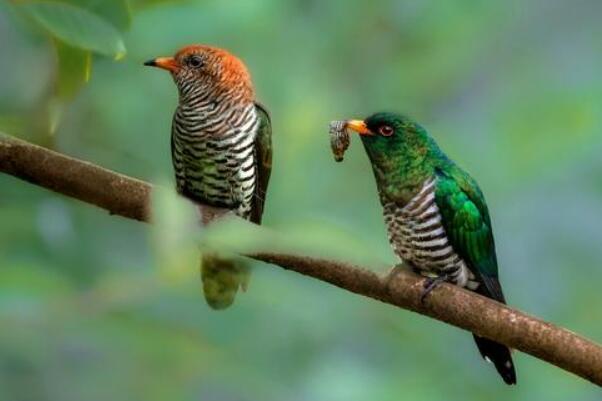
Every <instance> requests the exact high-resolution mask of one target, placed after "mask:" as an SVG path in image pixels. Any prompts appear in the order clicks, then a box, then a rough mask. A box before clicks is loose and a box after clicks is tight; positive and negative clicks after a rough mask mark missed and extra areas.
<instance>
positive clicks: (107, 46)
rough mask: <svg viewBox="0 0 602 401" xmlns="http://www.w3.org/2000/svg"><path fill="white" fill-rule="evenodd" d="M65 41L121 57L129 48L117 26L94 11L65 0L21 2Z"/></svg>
mask: <svg viewBox="0 0 602 401" xmlns="http://www.w3.org/2000/svg"><path fill="white" fill-rule="evenodd" d="M20 7H21V8H22V9H23V10H24V11H25V12H27V13H28V14H29V15H30V16H31V17H32V18H33V19H34V20H35V21H36V22H38V23H39V24H40V25H42V26H43V27H44V28H45V29H47V30H48V31H49V32H50V33H51V34H52V35H54V36H56V37H57V38H59V39H61V40H63V41H64V42H65V43H67V44H69V45H71V46H74V47H79V48H81V49H85V50H91V51H94V52H98V53H101V54H104V55H108V56H113V57H115V59H120V58H122V57H124V56H125V53H126V50H125V45H124V43H123V39H122V38H121V34H120V33H119V31H117V29H116V28H115V27H113V26H112V25H111V24H110V23H108V22H106V21H105V20H104V19H102V18H100V17H99V16H97V15H94V14H92V13H91V12H89V11H87V10H85V9H83V8H80V7H76V6H73V5H71V4H66V3H58V2H53V1H36V2H31V3H25V4H22V5H21V6H20Z"/></svg>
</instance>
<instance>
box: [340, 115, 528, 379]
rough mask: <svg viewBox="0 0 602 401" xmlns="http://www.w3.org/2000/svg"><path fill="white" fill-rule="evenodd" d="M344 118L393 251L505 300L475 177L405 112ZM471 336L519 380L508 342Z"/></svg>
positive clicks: (507, 375)
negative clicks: (368, 169) (372, 183)
mask: <svg viewBox="0 0 602 401" xmlns="http://www.w3.org/2000/svg"><path fill="white" fill-rule="evenodd" d="M349 124H350V127H351V128H352V129H355V130H357V131H358V132H360V133H361V134H362V135H361V138H362V142H363V144H364V147H365V149H366V152H367V154H368V157H369V158H370V161H371V163H372V168H373V171H374V176H375V178H376V183H377V187H378V192H379V195H380V200H381V203H382V205H383V208H384V214H385V221H386V222H387V225H388V233H389V239H390V241H391V244H392V246H393V248H394V250H395V252H396V253H397V255H398V256H399V257H400V258H402V259H403V260H404V261H406V262H407V263H408V264H410V265H411V266H412V267H413V268H414V269H415V270H417V271H419V272H420V273H422V274H425V275H426V276H429V277H433V276H437V277H440V278H443V279H445V280H446V281H449V282H451V283H454V284H457V285H460V286H463V287H466V288H467V289H470V290H474V291H476V292H478V293H480V294H482V295H484V296H486V297H489V298H492V299H495V300H496V301H499V302H505V299H504V295H503V293H502V289H501V286H500V283H499V280H498V266H497V257H496V253H495V245H494V240H493V230H492V226H491V220H490V217H489V211H488V209H487V204H486V203H485V198H484V196H483V193H482V192H481V190H480V189H479V186H478V185H477V183H476V181H475V180H474V179H473V178H472V177H470V175H468V173H466V172H465V171H464V170H462V169H461V168H460V167H458V166H457V165H456V164H455V163H454V162H453V161H452V160H450V159H449V158H448V157H447V156H446V155H445V154H444V153H443V152H442V151H441V149H440V148H439V147H438V146H437V144H436V143H435V141H434V140H433V139H432V138H431V137H430V136H429V135H428V134H427V132H426V131H425V130H424V128H422V127H421V126H420V125H418V124H416V123H415V122H413V121H412V120H410V119H408V118H406V117H403V116H400V115H397V114H393V113H378V114H375V115H373V116H371V117H368V118H367V119H366V120H364V121H361V122H360V121H357V120H355V121H350V122H349ZM475 340H476V342H477V345H478V347H479V351H480V352H481V354H482V355H483V357H485V358H486V359H489V360H491V361H492V362H493V363H494V364H495V366H496V369H497V370H498V372H499V373H500V375H501V376H502V378H503V379H504V381H505V382H506V383H508V384H514V383H516V377H515V372H514V365H513V362H512V359H511V356H510V352H509V350H508V348H506V347H505V346H504V345H502V344H498V343H495V342H493V341H491V340H488V339H485V338H481V337H478V336H475Z"/></svg>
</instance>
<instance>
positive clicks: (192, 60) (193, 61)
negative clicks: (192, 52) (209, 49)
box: [188, 56, 203, 68]
mask: <svg viewBox="0 0 602 401" xmlns="http://www.w3.org/2000/svg"><path fill="white" fill-rule="evenodd" d="M188 65H189V66H191V67H192V68H199V67H201V66H202V65H203V59H202V58H201V57H200V56H190V57H189V58H188Z"/></svg>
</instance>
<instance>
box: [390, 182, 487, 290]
mask: <svg viewBox="0 0 602 401" xmlns="http://www.w3.org/2000/svg"><path fill="white" fill-rule="evenodd" d="M436 180H437V178H436V177H433V178H430V179H428V180H426V181H425V182H424V184H423V185H422V188H421V189H420V191H418V193H417V194H416V195H414V197H413V198H412V199H411V200H410V201H409V202H408V203H407V204H406V205H404V206H401V205H398V204H396V203H394V202H383V213H384V218H385V223H386V225H387V231H388V235H389V242H390V243H391V245H392V247H393V249H394V251H395V253H396V254H397V256H398V257H400V258H401V259H402V260H404V261H405V262H407V263H409V264H410V265H411V266H412V267H413V268H415V269H416V270H417V271H419V272H420V273H421V274H423V275H425V276H429V277H436V276H441V275H446V276H447V281H449V282H451V283H454V284H456V285H459V286H461V287H468V288H470V289H473V290H474V289H476V288H477V287H478V285H479V283H478V282H477V281H476V280H475V277H474V275H473V274H472V273H471V272H470V270H469V269H468V268H467V266H466V263H465V262H464V260H463V259H462V258H461V257H460V256H459V255H458V254H457V253H456V252H455V250H454V249H453V246H452V244H451V243H450V241H449V239H448V237H447V234H446V232H445V228H444V227H443V224H442V221H441V214H440V212H439V208H438V207H437V203H436V202H435V184H436Z"/></svg>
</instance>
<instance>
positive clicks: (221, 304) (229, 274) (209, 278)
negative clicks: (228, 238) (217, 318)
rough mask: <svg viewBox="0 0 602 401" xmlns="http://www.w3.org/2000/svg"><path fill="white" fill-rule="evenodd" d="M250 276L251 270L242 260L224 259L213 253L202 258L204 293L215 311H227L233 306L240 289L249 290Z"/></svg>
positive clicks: (209, 252) (205, 253)
mask: <svg viewBox="0 0 602 401" xmlns="http://www.w3.org/2000/svg"><path fill="white" fill-rule="evenodd" d="M249 276H250V271H249V268H248V266H247V265H246V264H245V263H244V261H242V260H241V259H234V258H231V257H230V258H227V257H223V256H220V255H218V254H217V253H215V252H211V251H206V252H204V253H203V255H202V256H201V280H202V282H203V293H204V294H205V300H206V301H207V304H208V305H209V306H210V307H211V308H213V309H217V310H220V309H226V308H227V307H229V306H230V305H232V303H233V302H234V298H235V297H236V293H237V292H238V289H239V288H242V290H243V291H244V290H246V289H247V284H248V282H249Z"/></svg>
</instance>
